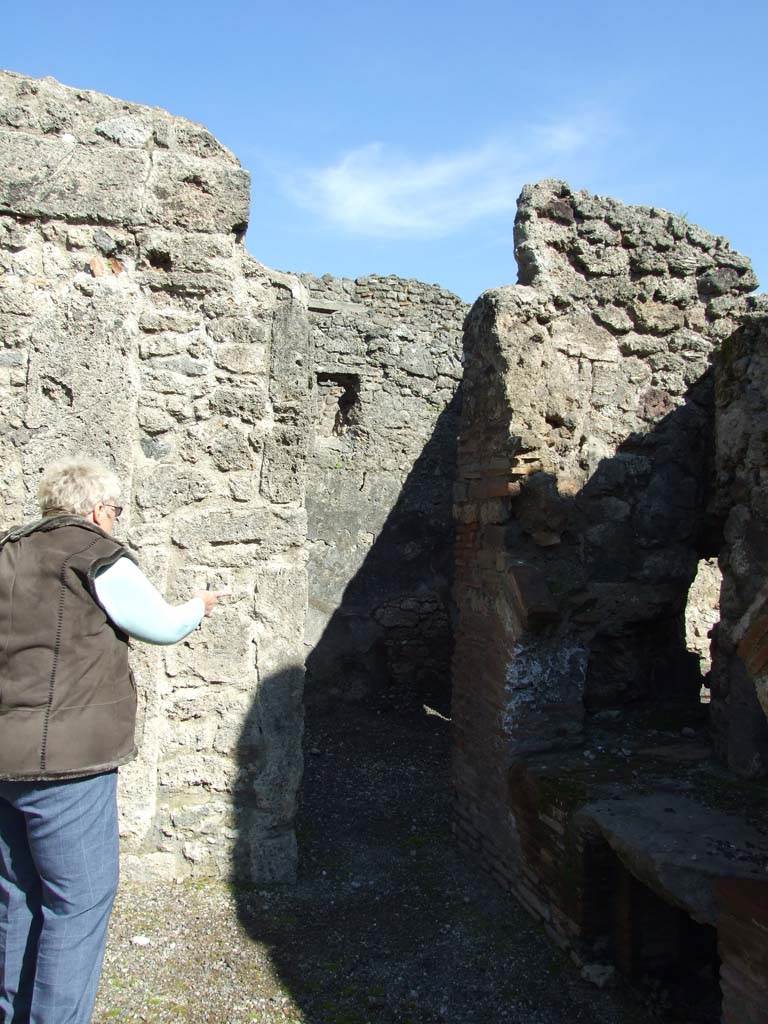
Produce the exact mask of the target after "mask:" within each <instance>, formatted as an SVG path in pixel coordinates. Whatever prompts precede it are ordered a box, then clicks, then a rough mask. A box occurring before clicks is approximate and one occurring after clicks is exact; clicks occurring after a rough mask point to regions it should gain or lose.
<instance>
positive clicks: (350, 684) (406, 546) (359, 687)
mask: <svg viewBox="0 0 768 1024" xmlns="http://www.w3.org/2000/svg"><path fill="white" fill-rule="evenodd" d="M460 401H461V399H460V392H457V393H456V395H454V397H453V399H452V400H451V402H450V403H449V405H448V406H446V408H445V409H444V410H443V412H442V413H441V414H440V416H439V417H438V419H437V422H436V423H435V427H434V430H433V432H432V435H431V437H430V439H429V441H428V442H427V444H426V445H425V446H424V449H423V450H422V452H421V454H420V455H419V457H418V458H417V459H416V461H415V462H414V464H413V466H412V468H411V470H410V472H409V473H408V477H407V479H406V481H405V483H404V485H403V488H402V490H401V492H400V494H399V496H398V499H397V502H396V503H395V505H394V507H393V508H392V510H391V511H390V513H389V515H388V516H387V519H386V521H385V523H384V526H383V528H382V530H381V532H380V533H379V535H378V537H376V539H375V541H374V543H373V545H372V547H371V549H370V551H369V552H368V554H367V555H366V558H365V561H364V562H363V565H362V566H361V568H360V569H359V570H358V572H357V573H356V574H355V576H354V577H353V578H352V579H351V580H350V582H349V583H348V584H347V586H346V589H345V590H344V594H343V597H342V601H341V604H340V605H339V607H338V608H337V609H336V611H335V612H334V613H333V615H332V617H331V619H330V621H329V622H328V625H327V626H326V628H325V630H324V632H323V635H322V637H321V639H320V641H319V642H318V644H317V645H316V646H315V647H314V649H313V650H312V651H311V652H310V654H309V656H308V658H307V680H306V691H305V692H306V707H307V714H309V715H313V714H321V713H323V711H327V712H330V713H332V714H334V715H336V714H339V708H340V707H343V706H344V705H345V703H346V702H347V701H348V700H349V701H360V700H362V701H364V702H367V703H368V704H369V705H371V704H372V705H375V706H376V707H392V706H397V707H400V708H404V707H411V708H414V707H415V708H421V706H422V704H425V703H426V704H429V705H430V706H433V707H436V708H438V709H439V710H440V711H442V712H443V713H444V714H446V715H447V714H449V708H450V701H451V694H450V678H451V672H450V666H451V655H452V650H453V621H452V620H453V613H452V604H451V590H452V586H453V541H454V528H453V519H452V505H453V482H454V480H455V474H456V435H457V425H458V414H459V407H460ZM342 714H343V712H342Z"/></svg>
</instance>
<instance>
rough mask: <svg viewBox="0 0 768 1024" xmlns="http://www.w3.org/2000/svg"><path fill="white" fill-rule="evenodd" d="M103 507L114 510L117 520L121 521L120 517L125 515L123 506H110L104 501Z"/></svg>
mask: <svg viewBox="0 0 768 1024" xmlns="http://www.w3.org/2000/svg"><path fill="white" fill-rule="evenodd" d="M102 505H103V506H104V508H111V509H112V511H113V512H114V513H115V520H117V519H119V518H120V516H121V515H122V514H123V506H122V505H110V504H108V503H107V502H106V501H103V502H102Z"/></svg>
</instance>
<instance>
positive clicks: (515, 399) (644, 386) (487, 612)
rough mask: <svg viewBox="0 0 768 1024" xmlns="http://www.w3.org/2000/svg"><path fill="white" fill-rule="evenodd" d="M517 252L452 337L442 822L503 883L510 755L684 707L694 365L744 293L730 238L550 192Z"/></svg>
mask: <svg viewBox="0 0 768 1024" xmlns="http://www.w3.org/2000/svg"><path fill="white" fill-rule="evenodd" d="M516 244H517V256H518V261H519V266H520V284H518V285H516V286H513V287H508V288H502V289H498V290H495V291H491V292H487V293H486V294H484V295H483V296H482V297H481V298H480V299H479V300H478V302H477V303H476V304H475V305H474V307H473V308H472V310H471V312H470V314H469V317H468V320H467V330H466V334H465V363H466V365H465V376H464V382H463V392H464V401H463V414H462V419H461V427H460V442H459V462H458V482H457V500H456V506H455V515H456V520H457V532H458V539H457V579H456V586H455V591H454V592H455V597H456V603H457V606H458V625H457V630H456V641H455V642H456V653H455V657H454V705H453V707H454V725H455V730H456V737H457V741H456V749H455V752H454V779H455V786H456V799H457V808H456V813H457V818H456V827H457V829H458V831H459V833H460V834H461V835H463V836H464V837H465V838H466V841H467V842H469V843H471V844H473V845H474V846H476V847H479V848H480V849H481V851H483V852H484V855H485V856H486V858H487V860H488V862H489V863H491V864H497V865H498V864H501V865H503V867H504V870H506V871H507V872H508V873H511V874H513V875H514V874H515V872H516V871H518V870H519V869H520V848H519V842H520V837H519V834H518V830H517V827H516V821H515V817H514V815H510V813H509V771H510V767H511V765H512V764H513V763H514V762H515V761H516V760H519V759H520V758H525V757H527V756H529V755H532V754H537V753H541V752H544V751H548V750H558V749H564V748H567V747H568V745H571V744H574V743H580V742H581V734H582V730H583V727H584V716H585V713H600V714H604V713H606V712H611V711H612V709H621V708H622V707H625V706H627V705H631V704H632V703H636V702H638V701H643V700H648V701H653V702H656V703H663V702H666V703H677V704H679V705H687V706H689V707H693V706H695V705H696V704H697V702H698V691H699V687H700V682H701V679H700V673H699V669H698V658H696V657H695V656H694V655H691V654H690V653H689V652H688V651H687V650H686V645H685V624H684V614H685V605H686V598H687V593H688V589H689V587H690V584H691V582H692V580H693V578H694V576H695V573H696V568H697V564H698V561H699V559H700V558H702V557H711V556H712V555H715V554H717V550H718V546H719V544H718V537H717V524H716V520H717V517H716V515H715V513H714V511H713V508H712V486H711V484H712V480H713V476H714V473H713V439H712V422H713V394H712V381H711V374H710V372H709V365H710V361H711V359H712V356H713V353H714V352H715V351H716V349H717V348H718V346H719V345H720V344H721V342H722V341H723V340H724V339H726V338H729V337H730V336H731V335H732V334H733V332H734V330H735V328H736V325H737V322H738V316H739V315H740V313H741V312H742V311H743V308H744V300H743V297H742V296H743V294H744V293H745V292H748V291H750V290H752V289H753V288H754V287H755V283H756V282H755V278H754V275H753V274H752V271H751V269H750V265H749V261H748V260H747V259H746V258H745V257H743V256H740V255H739V254H738V253H734V252H733V251H732V250H731V249H730V247H729V245H728V243H727V242H726V241H725V239H722V238H715V237H713V236H711V235H708V234H706V233H705V232H704V231H702V230H701V229H700V228H698V227H695V226H694V225H691V224H688V223H687V222H686V221H685V220H684V219H682V218H680V217H677V216H674V215H672V214H669V213H666V212H664V211H661V210H655V209H647V208H642V207H627V206H623V205H622V204H620V203H618V202H616V201H614V200H610V199H601V198H598V197H595V196H591V195H589V194H587V193H584V192H579V193H574V192H572V191H571V190H570V189H569V188H568V187H567V186H566V185H565V184H564V183H562V182H554V181H547V182H541V183H539V184H538V185H535V186H528V187H526V188H525V189H524V190H523V193H522V196H521V199H520V204H519V210H518V216H517V221H516ZM615 713H616V714H618V715H619V716H620V715H621V711H620V710H616V712H615Z"/></svg>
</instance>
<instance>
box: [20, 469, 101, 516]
mask: <svg viewBox="0 0 768 1024" xmlns="http://www.w3.org/2000/svg"><path fill="white" fill-rule="evenodd" d="M119 497H120V481H119V480H118V479H117V477H116V476H115V474H114V473H113V472H112V470H110V469H107V467H106V466H103V465H102V464H101V463H100V462H97V461H96V460H95V459H83V458H69V459H61V460H60V461H59V462H52V463H51V464H50V466H46V467H45V469H44V470H43V475H42V477H41V478H40V483H39V484H38V487H37V500H38V501H39V502H40V512H41V513H42V515H43V516H50V515H55V514H56V513H62V512H64V513H67V514H69V515H75V516H87V515H88V513H89V512H90V511H91V510H92V509H93V508H95V506H96V505H98V503H99V502H100V501H105V502H106V501H109V500H110V498H111V499H113V500H114V499H116V498H119Z"/></svg>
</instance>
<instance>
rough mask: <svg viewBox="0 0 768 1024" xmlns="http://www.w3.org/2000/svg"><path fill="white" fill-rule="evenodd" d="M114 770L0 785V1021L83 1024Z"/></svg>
mask: <svg viewBox="0 0 768 1024" xmlns="http://www.w3.org/2000/svg"><path fill="white" fill-rule="evenodd" d="M116 797H117V772H116V771H112V772H106V773H105V774H103V775H92V776H90V777H88V778H83V779H68V780H66V781H61V782H0V1022H2V1024H88V1022H89V1021H90V1020H91V1014H92V1013H93V1004H94V1002H95V1000H96V989H97V986H98V983H99V975H100V974H101V965H102V961H103V959H104V948H105V946H106V941H107V925H108V923H109V915H110V913H111V911H112V904H113V902H114V898H115V892H116V890H117V880H118V834H117V798H116Z"/></svg>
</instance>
